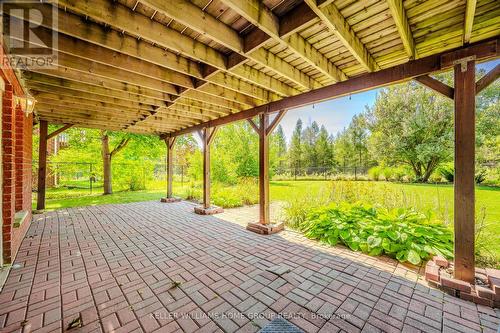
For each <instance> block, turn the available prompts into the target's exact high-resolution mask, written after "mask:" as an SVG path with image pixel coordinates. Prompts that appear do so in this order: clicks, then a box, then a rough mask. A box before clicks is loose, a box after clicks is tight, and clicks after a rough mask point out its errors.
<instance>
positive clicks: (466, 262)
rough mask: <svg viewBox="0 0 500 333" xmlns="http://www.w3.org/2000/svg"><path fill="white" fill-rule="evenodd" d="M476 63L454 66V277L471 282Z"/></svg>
mask: <svg viewBox="0 0 500 333" xmlns="http://www.w3.org/2000/svg"><path fill="white" fill-rule="evenodd" d="M475 97H476V82H475V60H474V59H473V58H472V59H467V58H465V59H463V60H462V61H460V62H459V63H456V64H455V188H454V191H455V213H454V226H455V278H456V279H460V280H463V281H467V282H470V283H473V282H474V223H475V221H474V203H475V196H474V185H475V180H474V163H475V154H474V148H475V111H476V102H475Z"/></svg>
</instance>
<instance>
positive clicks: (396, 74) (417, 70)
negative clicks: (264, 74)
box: [170, 37, 500, 136]
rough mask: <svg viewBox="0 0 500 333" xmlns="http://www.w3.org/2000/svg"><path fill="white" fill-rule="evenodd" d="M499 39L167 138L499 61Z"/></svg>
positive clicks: (268, 105) (181, 131)
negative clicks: (470, 61) (466, 64)
mask: <svg viewBox="0 0 500 333" xmlns="http://www.w3.org/2000/svg"><path fill="white" fill-rule="evenodd" d="M499 44H500V37H497V38H494V39H492V40H488V41H483V42H480V43H476V44H471V45H469V46H467V47H461V48H457V49H456V50H453V51H446V52H442V53H439V54H435V55H431V56H428V57H425V58H421V59H417V60H412V61H409V62H407V63H405V64H401V65H397V66H394V67H391V68H387V69H383V70H380V71H378V72H373V73H367V74H364V75H360V76H358V77H355V78H351V79H349V80H347V81H342V82H339V83H336V84H332V85H329V86H326V87H323V88H320V89H316V90H313V91H309V92H305V93H302V94H300V95H296V96H290V97H287V98H284V99H282V100H280V101H276V102H271V103H268V104H266V105H261V106H258V107H256V108H252V109H248V110H245V111H241V112H238V113H234V114H231V115H228V116H225V117H221V118H218V119H214V120H211V121H208V122H206V123H202V124H198V125H195V126H192V127H190V128H184V129H182V130H180V131H177V132H173V133H170V135H171V136H177V135H182V134H186V133H190V132H192V131H195V130H199V129H202V128H204V127H211V126H221V125H225V124H229V123H231V122H234V121H239V120H245V119H248V118H253V117H255V116H257V115H259V114H261V113H273V112H279V111H281V110H290V109H293V108H298V107H301V106H306V105H310V104H314V103H319V102H322V101H326V100H330V99H334V98H337V97H342V96H347V95H349V94H353V93H356V92H361V91H366V90H370V89H374V88H378V87H383V86H387V85H390V84H394V83H400V82H404V81H407V80H411V79H413V78H415V77H417V76H422V75H427V74H431V73H436V72H440V71H443V70H446V69H448V68H450V67H453V66H454V65H453V62H454V61H456V60H457V59H461V58H464V57H469V56H475V57H476V60H478V61H482V60H487V59H494V58H498V57H500V47H499Z"/></svg>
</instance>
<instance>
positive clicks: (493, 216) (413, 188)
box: [34, 180, 500, 254]
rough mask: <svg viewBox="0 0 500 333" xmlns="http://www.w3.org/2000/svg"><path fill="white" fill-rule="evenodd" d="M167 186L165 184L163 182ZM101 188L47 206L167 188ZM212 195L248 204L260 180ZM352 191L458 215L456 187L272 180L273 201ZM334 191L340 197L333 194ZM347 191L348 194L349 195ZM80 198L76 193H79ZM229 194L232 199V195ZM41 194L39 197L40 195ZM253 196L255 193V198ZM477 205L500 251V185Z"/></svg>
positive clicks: (144, 196) (486, 190) (184, 191)
mask: <svg viewBox="0 0 500 333" xmlns="http://www.w3.org/2000/svg"><path fill="white" fill-rule="evenodd" d="M160 186H161V184H160ZM190 188H191V185H189V184H187V183H185V184H184V185H183V186H181V185H180V184H178V183H177V184H174V193H177V195H181V196H184V197H186V196H187V195H188V194H189V195H190V196H192V197H199V196H200V195H201V189H200V188H199V187H197V188H196V189H195V190H192V189H191V190H190ZM100 190H101V189H100V188H96V189H95V190H94V194H93V195H89V191H88V190H80V189H71V190H68V189H49V190H47V198H48V200H47V203H46V206H47V209H49V210H52V209H60V208H68V207H78V206H88V205H97V204H107V203H127V202H136V201H146V200H159V199H160V198H161V197H162V196H164V195H165V190H147V191H136V192H116V193H114V194H112V195H106V196H103V195H100V194H99V193H96V192H99V191H100ZM212 192H213V193H212V198H213V201H214V202H215V203H216V204H219V205H226V204H227V205H228V206H235V205H238V200H236V199H235V198H237V197H238V196H243V195H245V196H246V199H244V200H243V202H244V203H253V202H256V201H257V200H258V195H257V193H258V192H257V184H255V183H250V184H246V185H245V186H240V187H238V186H232V187H222V186H221V185H218V184H214V186H213V191H212ZM340 192H342V194H340V195H341V196H342V197H345V196H348V195H349V193H351V195H352V196H353V197H354V199H355V200H358V199H364V200H366V201H369V202H375V203H379V204H381V205H384V206H388V207H391V205H393V206H394V207H398V206H412V207H416V208H417V209H419V210H426V211H432V212H434V214H435V216H436V217H437V218H439V219H441V220H444V221H446V222H447V223H449V224H450V225H451V224H452V218H453V186H452V185H433V184H398V183H387V182H366V181H365V182H363V181H360V182H343V181H335V182H332V181H320V180H318V181H272V182H271V200H275V201H289V200H294V199H295V198H306V199H308V200H320V198H325V197H328V196H330V200H335V198H338V196H339V193H340ZM332 193H334V196H333V197H332ZM346 193H347V194H346ZM77 195H78V197H75V196H77ZM226 196H227V198H226ZM34 197H35V196H34ZM249 198H253V201H252V200H250V199H249ZM476 207H477V214H476V215H478V216H483V214H485V218H484V221H485V223H486V225H487V226H486V230H487V231H488V234H489V235H491V237H492V243H491V247H492V250H493V251H494V252H495V253H498V254H500V188H493V187H486V186H478V187H477V188H476Z"/></svg>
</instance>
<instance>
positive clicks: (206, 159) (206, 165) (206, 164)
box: [202, 128, 210, 209]
mask: <svg viewBox="0 0 500 333" xmlns="http://www.w3.org/2000/svg"><path fill="white" fill-rule="evenodd" d="M208 139H209V129H208V128H204V129H203V138H202V141H203V142H202V144H203V208H204V209H207V208H209V207H210V144H209V142H208Z"/></svg>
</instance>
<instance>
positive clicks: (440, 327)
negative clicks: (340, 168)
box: [0, 202, 500, 333]
mask: <svg viewBox="0 0 500 333" xmlns="http://www.w3.org/2000/svg"><path fill="white" fill-rule="evenodd" d="M239 212H240V218H239V219H238V221H237V222H238V223H231V222H228V221H226V220H223V219H221V218H219V217H217V216H200V215H195V214H194V213H193V205H192V204H190V203H188V202H180V203H169V204H164V203H159V202H143V203H132V204H123V205H102V206H94V207H85V208H73V209H64V210H59V211H55V212H49V213H46V214H42V215H35V216H34V218H33V223H32V225H31V227H30V229H29V230H28V232H27V235H26V237H25V239H24V241H23V243H22V245H21V248H20V250H19V254H18V256H17V258H16V262H15V264H16V265H15V266H14V267H15V268H13V269H12V270H11V273H10V275H9V277H8V279H7V282H6V284H5V287H4V289H3V290H2V292H1V293H0V331H1V332H61V331H65V330H66V329H67V328H68V325H69V324H70V323H71V322H74V323H75V325H78V324H79V323H81V325H82V326H81V328H75V329H72V330H71V331H74V332H99V331H100V332H155V331H157V332H183V331H184V332H221V331H224V332H256V331H258V330H259V329H260V328H261V327H262V326H263V325H265V324H267V323H268V322H269V321H271V320H272V319H274V318H276V316H278V315H282V316H284V317H285V318H287V319H288V320H289V321H291V322H292V323H293V324H294V325H296V326H298V327H300V328H301V329H303V330H304V331H306V332H400V331H403V332H439V331H445V332H481V331H482V332H491V333H494V332H496V330H497V327H498V325H499V321H500V319H499V318H500V312H499V311H498V310H493V309H491V308H486V307H483V306H477V305H475V304H473V303H469V302H466V301H463V300H460V299H457V298H454V297H451V296H448V295H446V294H444V293H442V292H441V291H438V290H435V289H432V288H429V287H428V286H427V285H426V284H425V282H424V281H423V279H422V278H421V276H420V275H419V274H417V273H416V272H415V271H414V270H413V269H411V268H407V267H405V266H403V265H398V264H397V263H396V262H395V261H394V260H391V259H388V258H373V257H369V256H366V255H363V254H359V253H354V252H351V251H349V250H346V249H344V248H341V247H335V248H332V247H327V246H322V245H320V244H319V243H317V242H314V241H311V240H307V239H305V238H304V237H302V236H301V235H299V234H297V233H294V232H291V231H285V232H282V233H280V234H277V235H272V236H260V235H257V234H254V233H251V232H249V231H246V230H245V229H244V228H243V227H242V225H241V224H244V222H245V218H246V219H250V220H251V219H253V218H254V217H253V216H250V215H245V210H240V211H239ZM247 212H248V210H247ZM237 213H238V211H231V212H229V214H225V215H223V217H224V218H225V219H229V220H230V219H231V216H237V215H238V214H237ZM276 266H279V268H280V270H279V271H285V272H286V271H288V269H289V271H288V272H286V273H284V274H282V275H281V276H279V275H277V274H274V273H272V272H271V271H276ZM270 267H273V269H271V271H268V270H267V269H268V268H270ZM281 268H283V269H281Z"/></svg>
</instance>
